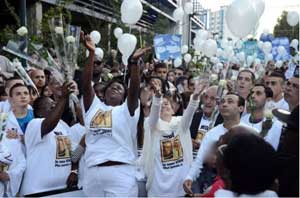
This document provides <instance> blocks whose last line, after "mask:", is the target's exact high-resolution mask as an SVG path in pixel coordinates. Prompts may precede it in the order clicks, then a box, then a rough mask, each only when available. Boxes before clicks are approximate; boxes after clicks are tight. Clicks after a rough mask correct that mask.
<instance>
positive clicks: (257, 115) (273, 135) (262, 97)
mask: <svg viewBox="0 0 300 198" xmlns="http://www.w3.org/2000/svg"><path fill="white" fill-rule="evenodd" d="M272 97H273V94H272V90H271V89H270V88H269V87H265V86H264V85H263V84H256V85H255V86H254V87H253V88H252V89H251V92H250V94H249V97H248V104H252V105H251V107H250V112H251V113H249V114H246V115H244V116H243V117H242V118H241V122H242V123H244V124H245V125H248V126H249V127H252V128H254V129H256V130H257V132H258V133H259V134H260V135H261V136H262V137H263V138H264V139H265V140H266V141H267V142H269V143H270V144H271V145H272V146H273V148H274V149H275V150H277V148H278V144H279V139H280V135H281V128H282V124H281V123H280V122H279V121H278V120H276V119H273V118H268V117H266V116H271V115H265V112H267V111H271V110H268V109H265V104H266V101H267V99H268V98H272Z"/></svg>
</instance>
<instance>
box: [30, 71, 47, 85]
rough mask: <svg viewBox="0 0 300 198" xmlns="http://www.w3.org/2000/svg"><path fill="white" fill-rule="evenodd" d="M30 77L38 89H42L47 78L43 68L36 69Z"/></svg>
mask: <svg viewBox="0 0 300 198" xmlns="http://www.w3.org/2000/svg"><path fill="white" fill-rule="evenodd" d="M30 77H31V79H32V81H33V83H34V84H35V86H36V87H37V88H38V89H41V88H43V87H44V86H45V83H46V79H45V73H44V71H43V70H40V69H35V70H33V71H31V72H30Z"/></svg>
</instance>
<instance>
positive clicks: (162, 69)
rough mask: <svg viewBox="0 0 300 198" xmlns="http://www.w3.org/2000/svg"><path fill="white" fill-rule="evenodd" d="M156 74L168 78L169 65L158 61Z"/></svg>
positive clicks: (155, 67) (155, 66)
mask: <svg viewBox="0 0 300 198" xmlns="http://www.w3.org/2000/svg"><path fill="white" fill-rule="evenodd" d="M154 74H155V76H158V77H160V78H162V79H163V80H166V79H167V74H168V67H167V65H166V64H165V63H156V64H155V65H154Z"/></svg>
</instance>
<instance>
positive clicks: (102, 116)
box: [90, 110, 112, 128]
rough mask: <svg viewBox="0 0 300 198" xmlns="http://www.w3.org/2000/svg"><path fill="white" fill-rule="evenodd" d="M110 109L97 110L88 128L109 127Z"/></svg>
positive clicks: (110, 125) (110, 119)
mask: <svg viewBox="0 0 300 198" xmlns="http://www.w3.org/2000/svg"><path fill="white" fill-rule="evenodd" d="M111 112H112V111H105V112H104V111H102V110H98V111H97V113H96V114H95V116H94V117H93V119H92V121H91V124H90V128H111V127H112V116H111Z"/></svg>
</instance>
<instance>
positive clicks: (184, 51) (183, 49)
mask: <svg viewBox="0 0 300 198" xmlns="http://www.w3.org/2000/svg"><path fill="white" fill-rule="evenodd" d="M188 51H189V47H188V46H187V45H183V46H182V47H181V53H182V54H185V53H187V52H188Z"/></svg>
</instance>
